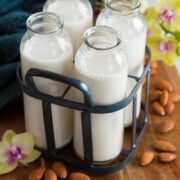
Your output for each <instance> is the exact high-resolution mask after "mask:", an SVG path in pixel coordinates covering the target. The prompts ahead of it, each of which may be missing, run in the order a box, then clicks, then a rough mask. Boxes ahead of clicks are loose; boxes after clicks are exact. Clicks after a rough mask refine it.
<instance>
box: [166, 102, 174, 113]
mask: <svg viewBox="0 0 180 180" xmlns="http://www.w3.org/2000/svg"><path fill="white" fill-rule="evenodd" d="M164 108H165V112H166V114H172V113H173V111H174V103H172V102H171V101H169V102H168V103H167V104H166V106H165V107H164Z"/></svg>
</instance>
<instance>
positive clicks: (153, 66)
mask: <svg viewBox="0 0 180 180" xmlns="http://www.w3.org/2000/svg"><path fill="white" fill-rule="evenodd" d="M157 67H158V64H157V62H156V61H151V68H152V69H156V68H157Z"/></svg>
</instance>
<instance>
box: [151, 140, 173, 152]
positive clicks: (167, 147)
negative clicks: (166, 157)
mask: <svg viewBox="0 0 180 180" xmlns="http://www.w3.org/2000/svg"><path fill="white" fill-rule="evenodd" d="M154 148H155V149H156V150H159V151H166V152H174V151H176V147H175V146H174V145H173V144H171V143H170V142H167V141H157V142H156V143H155V145H154Z"/></svg>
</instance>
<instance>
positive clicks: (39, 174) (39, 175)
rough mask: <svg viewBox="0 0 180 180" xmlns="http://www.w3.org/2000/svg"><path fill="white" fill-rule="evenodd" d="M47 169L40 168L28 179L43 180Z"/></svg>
mask: <svg viewBox="0 0 180 180" xmlns="http://www.w3.org/2000/svg"><path fill="white" fill-rule="evenodd" d="M45 171H46V168H45V167H44V166H40V167H38V168H36V169H34V170H33V171H32V172H31V173H30V174H29V177H28V180H40V179H42V178H43V176H44V173H45Z"/></svg>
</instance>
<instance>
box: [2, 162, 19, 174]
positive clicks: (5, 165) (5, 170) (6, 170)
mask: <svg viewBox="0 0 180 180" xmlns="http://www.w3.org/2000/svg"><path fill="white" fill-rule="evenodd" d="M17 166H18V162H15V163H13V164H9V163H8V162H6V163H0V175H1V174H6V173H9V172H11V171H13V170H14V169H16V167H17Z"/></svg>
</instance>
